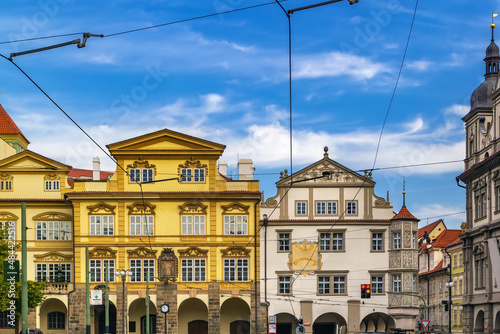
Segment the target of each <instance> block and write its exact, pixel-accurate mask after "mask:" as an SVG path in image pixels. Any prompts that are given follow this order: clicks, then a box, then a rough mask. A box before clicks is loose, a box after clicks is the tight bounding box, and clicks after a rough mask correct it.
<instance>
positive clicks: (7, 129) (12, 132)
mask: <svg viewBox="0 0 500 334" xmlns="http://www.w3.org/2000/svg"><path fill="white" fill-rule="evenodd" d="M0 138H1V139H3V140H4V141H6V142H7V143H9V144H10V145H11V146H12V147H14V148H15V149H16V151H17V152H21V151H24V150H26V149H27V148H28V145H29V143H30V142H29V140H28V139H27V138H26V137H25V136H24V134H23V133H22V132H21V130H19V128H18V127H17V125H16V123H15V122H14V121H13V120H12V118H10V116H9V114H8V113H7V112H6V111H5V109H4V108H3V107H2V105H1V104H0Z"/></svg>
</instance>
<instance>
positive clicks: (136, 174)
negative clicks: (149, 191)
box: [128, 168, 154, 183]
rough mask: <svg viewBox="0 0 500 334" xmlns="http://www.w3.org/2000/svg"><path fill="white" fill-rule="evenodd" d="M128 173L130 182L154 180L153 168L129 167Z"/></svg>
mask: <svg viewBox="0 0 500 334" xmlns="http://www.w3.org/2000/svg"><path fill="white" fill-rule="evenodd" d="M128 175H129V179H128V181H129V182H130V183H134V182H152V181H154V170H153V168H129V170H128Z"/></svg>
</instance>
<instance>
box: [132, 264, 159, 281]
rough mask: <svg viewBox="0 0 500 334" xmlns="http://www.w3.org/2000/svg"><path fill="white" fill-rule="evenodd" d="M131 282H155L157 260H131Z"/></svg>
mask: <svg viewBox="0 0 500 334" xmlns="http://www.w3.org/2000/svg"><path fill="white" fill-rule="evenodd" d="M130 272H131V273H132V276H130V282H146V280H148V276H149V281H150V282H154V280H155V260H154V259H131V260H130Z"/></svg>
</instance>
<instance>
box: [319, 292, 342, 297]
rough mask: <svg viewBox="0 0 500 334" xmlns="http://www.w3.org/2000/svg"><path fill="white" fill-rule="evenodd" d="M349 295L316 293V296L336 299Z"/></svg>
mask: <svg viewBox="0 0 500 334" xmlns="http://www.w3.org/2000/svg"><path fill="white" fill-rule="evenodd" d="M347 295H348V294H347V293H316V296H330V297H336V296H347Z"/></svg>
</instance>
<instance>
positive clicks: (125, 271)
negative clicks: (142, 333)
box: [115, 269, 132, 334]
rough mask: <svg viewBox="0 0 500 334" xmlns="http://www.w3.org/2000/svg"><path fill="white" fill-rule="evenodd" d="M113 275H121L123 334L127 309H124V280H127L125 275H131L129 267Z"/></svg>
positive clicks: (125, 332) (125, 329) (125, 330)
mask: <svg viewBox="0 0 500 334" xmlns="http://www.w3.org/2000/svg"><path fill="white" fill-rule="evenodd" d="M115 276H116V277H118V276H121V278H122V293H123V300H122V308H123V334H127V310H126V309H125V281H126V280H127V276H132V272H131V271H130V269H120V270H119V271H117V272H115Z"/></svg>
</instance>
